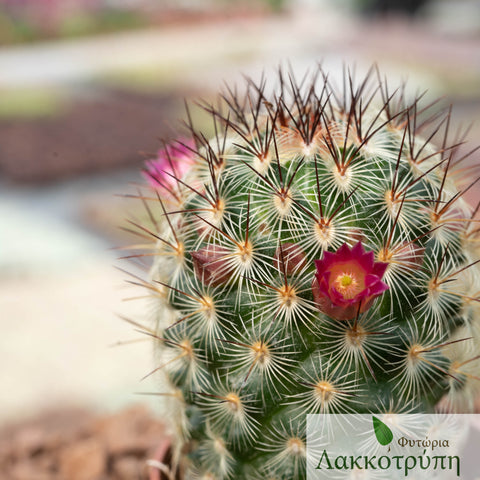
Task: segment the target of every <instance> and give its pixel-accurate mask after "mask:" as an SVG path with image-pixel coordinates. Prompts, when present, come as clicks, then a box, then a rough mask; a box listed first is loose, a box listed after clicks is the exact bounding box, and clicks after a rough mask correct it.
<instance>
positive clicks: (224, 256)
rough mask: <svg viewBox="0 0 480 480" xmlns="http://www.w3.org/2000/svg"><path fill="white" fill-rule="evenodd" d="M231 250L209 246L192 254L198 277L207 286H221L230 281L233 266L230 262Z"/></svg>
mask: <svg viewBox="0 0 480 480" xmlns="http://www.w3.org/2000/svg"><path fill="white" fill-rule="evenodd" d="M229 254H231V252H230V250H229V249H228V248H226V247H222V246H221V245H208V246H207V247H203V248H201V249H200V250H197V251H195V252H191V253H190V255H191V256H192V259H193V267H194V269H195V275H196V277H197V278H198V279H199V280H200V281H201V282H202V283H203V284H205V285H213V286H217V285H221V284H225V283H227V282H228V280H229V279H230V273H231V266H230V264H229V262H228V255H229Z"/></svg>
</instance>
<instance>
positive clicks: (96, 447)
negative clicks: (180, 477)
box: [0, 406, 164, 480]
mask: <svg viewBox="0 0 480 480" xmlns="http://www.w3.org/2000/svg"><path fill="white" fill-rule="evenodd" d="M163 438H164V427H163V425H162V423H161V422H159V421H158V420H157V419H154V418H153V416H152V415H151V414H150V413H149V412H148V411H146V410H145V409H144V408H142V407H140V406H137V407H132V408H129V409H127V410H124V411H122V412H120V413H117V414H115V415H109V416H96V415H94V414H92V413H89V412H86V411H84V410H77V409H70V410H68V409H67V410H59V411H52V412H50V413H45V414H43V415H41V416H39V417H37V418H35V419H32V420H29V421H25V422H22V423H21V424H17V425H12V426H10V427H7V428H3V429H1V430H0V478H2V479H9V480H147V479H148V478H149V477H148V467H147V464H146V461H147V459H149V458H152V456H153V455H154V452H155V450H156V448H157V447H158V445H159V444H160V443H161V440H162V439H163Z"/></svg>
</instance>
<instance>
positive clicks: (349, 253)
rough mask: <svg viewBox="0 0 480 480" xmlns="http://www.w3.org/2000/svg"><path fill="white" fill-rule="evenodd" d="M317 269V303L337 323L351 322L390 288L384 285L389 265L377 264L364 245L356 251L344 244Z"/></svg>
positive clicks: (371, 253) (314, 292)
mask: <svg viewBox="0 0 480 480" xmlns="http://www.w3.org/2000/svg"><path fill="white" fill-rule="evenodd" d="M315 266H316V267H317V272H316V274H315V278H314V280H313V282H312V291H313V297H314V300H315V303H316V305H317V307H318V309H319V310H320V311H321V312H323V313H325V314H326V315H328V316H329V317H332V318H335V319H336V320H350V319H352V318H354V317H355V316H356V315H357V313H358V312H359V311H360V313H363V312H366V311H367V310H368V309H369V308H370V307H371V306H372V303H373V301H374V300H375V298H377V297H378V296H379V295H381V294H382V293H383V292H385V291H386V290H388V288H389V287H388V285H387V284H386V283H384V282H382V277H383V275H384V273H385V270H386V269H387V266H388V263H383V262H375V261H374V254H373V252H366V251H365V250H364V248H363V245H362V243H361V242H358V243H357V244H356V245H355V246H354V247H353V248H350V247H348V245H347V244H345V243H344V244H343V245H342V246H341V247H340V248H339V249H338V250H337V251H336V252H335V253H330V252H325V253H324V255H323V259H321V260H315Z"/></svg>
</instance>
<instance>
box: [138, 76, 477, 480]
mask: <svg viewBox="0 0 480 480" xmlns="http://www.w3.org/2000/svg"><path fill="white" fill-rule="evenodd" d="M375 72H376V70H375V69H372V70H371V71H370V72H369V73H368V74H367V75H366V76H365V77H364V78H362V79H361V81H360V82H355V80H354V78H352V77H353V76H352V75H351V74H349V73H348V74H345V78H344V85H343V89H342V88H336V87H335V86H334V85H333V84H332V82H331V81H330V80H329V78H328V76H327V75H326V74H325V73H324V72H323V71H322V70H321V69H320V68H319V69H318V70H317V71H316V72H315V74H313V75H312V76H311V78H307V79H304V80H303V82H300V83H298V82H297V81H296V80H295V78H294V76H293V75H291V74H288V73H285V72H283V71H279V74H278V88H277V90H276V91H275V92H274V93H272V94H267V93H266V92H267V91H266V82H264V81H262V82H260V84H255V83H254V82H253V81H247V84H248V87H247V91H246V94H245V95H244V96H243V97H242V98H243V99H242V98H240V96H239V95H238V94H237V93H236V92H232V91H230V90H229V91H228V92H227V93H226V94H224V95H223V96H222V103H220V105H219V106H218V107H213V106H211V105H209V104H203V108H204V109H205V110H206V111H207V112H208V113H209V114H210V115H211V118H212V122H213V126H214V131H215V134H214V135H213V136H212V138H207V136H206V135H205V134H203V133H202V132H201V131H198V130H197V129H196V128H195V127H194V126H193V124H192V122H191V120H189V121H188V122H187V126H188V132H189V140H188V141H187V140H179V141H178V142H177V143H176V144H174V145H171V146H165V148H164V149H162V151H161V152H160V155H159V159H157V160H156V161H151V162H149V163H148V164H147V168H146V170H145V176H146V177H147V178H148V180H149V187H148V188H149V189H150V193H148V194H147V193H144V192H141V193H140V194H139V195H138V197H139V198H141V199H142V201H143V203H144V205H145V207H146V211H147V212H148V220H146V221H145V223H143V224H142V223H138V222H137V223H134V225H135V226H136V232H137V233H138V234H139V235H140V236H141V237H142V238H144V239H147V241H148V244H147V245H146V246H139V248H147V249H149V250H148V251H149V254H150V255H152V256H153V257H154V258H155V261H154V262H153V266H152V267H151V270H150V274H149V278H148V279H147V280H142V282H141V283H142V285H144V286H145V287H146V288H147V289H148V291H149V293H150V294H151V296H152V312H153V316H154V320H153V322H154V326H153V327H150V326H149V327H142V329H143V331H144V332H145V333H146V334H148V335H150V336H152V337H153V338H154V340H155V350H156V355H157V360H156V361H157V362H158V364H157V366H156V368H155V370H154V371H155V372H157V373H160V374H161V375H162V380H161V381H160V387H159V388H160V390H161V391H160V392H159V395H160V396H161V397H162V398H163V399H164V401H165V408H166V417H168V419H169V420H170V421H171V422H172V425H173V428H174V432H175V438H176V441H175V451H174V464H176V463H177V462H178V458H179V457H180V452H182V453H181V455H182V462H181V463H182V465H183V468H184V469H185V470H184V472H185V473H184V475H185V478H202V479H230V478H232V479H233V478H234V479H256V478H258V479H259V478H269V479H289V480H291V479H301V478H304V476H305V452H306V445H305V435H306V432H305V430H306V414H307V413H343V412H346V413H347V412H352V413H353V412H358V413H363V412H398V413H405V412H414V411H415V412H432V411H434V409H435V408H436V406H437V408H438V405H439V402H441V405H443V406H444V407H446V408H448V409H449V410H453V411H462V412H466V411H469V410H471V409H472V408H473V402H474V398H475V396H476V395H477V392H478V390H479V386H480V378H479V376H480V375H479V370H480V362H479V360H478V359H479V357H478V347H479V338H480V334H479V322H480V320H479V313H480V307H479V304H478V300H479V292H480V284H479V280H478V279H479V278H480V277H479V270H478V268H479V267H478V262H480V260H479V258H480V257H479V255H478V250H477V242H478V241H479V235H478V232H479V230H480V229H478V227H477V222H478V220H477V219H476V217H475V216H476V213H477V210H478V208H479V206H478V205H477V208H475V209H472V208H471V207H470V206H469V205H468V204H467V202H466V201H465V200H464V198H463V196H464V194H465V193H466V192H468V191H469V190H470V189H471V188H472V187H473V186H474V184H475V183H476V182H477V180H478V178H477V179H475V177H473V178H472V177H471V173H469V174H466V173H465V172H466V171H470V170H469V169H468V168H463V166H464V163H465V159H466V158H468V155H464V156H460V154H459V145H460V144H461V143H462V140H463V139H462V138H456V139H455V138H451V137H452V134H451V133H450V132H449V130H450V129H449V124H450V110H446V111H445V112H439V111H437V110H436V109H435V107H434V106H435V103H434V104H429V105H426V106H422V104H421V96H420V97H416V98H414V99H413V100H412V101H410V102H408V101H407V94H406V92H405V90H404V89H403V88H400V89H398V90H396V91H395V92H390V91H389V90H388V87H387V84H386V82H385V81H382V79H381V78H380V75H379V74H378V72H377V73H376V74H375ZM187 112H188V109H187ZM188 117H189V119H190V114H189V115H188ZM186 165H187V166H186ZM471 171H472V172H473V170H471ZM475 352H477V353H475Z"/></svg>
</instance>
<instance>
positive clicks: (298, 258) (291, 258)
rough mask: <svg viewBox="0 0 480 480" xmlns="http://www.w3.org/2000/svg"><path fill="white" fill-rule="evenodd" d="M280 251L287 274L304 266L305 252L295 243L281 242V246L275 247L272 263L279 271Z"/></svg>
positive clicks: (280, 265)
mask: <svg viewBox="0 0 480 480" xmlns="http://www.w3.org/2000/svg"><path fill="white" fill-rule="evenodd" d="M280 249H281V250H280ZM282 253H283V261H284V262H285V272H286V274H287V275H292V274H293V273H295V272H296V271H298V270H301V269H302V268H303V267H304V266H305V264H306V261H307V257H306V256H305V252H304V251H303V250H302V249H301V248H300V247H299V246H298V245H296V244H295V243H283V244H282V245H281V247H278V248H277V250H276V251H275V255H274V257H273V265H274V266H275V268H277V269H278V270H280V271H281V272H282V271H283V267H282Z"/></svg>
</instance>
